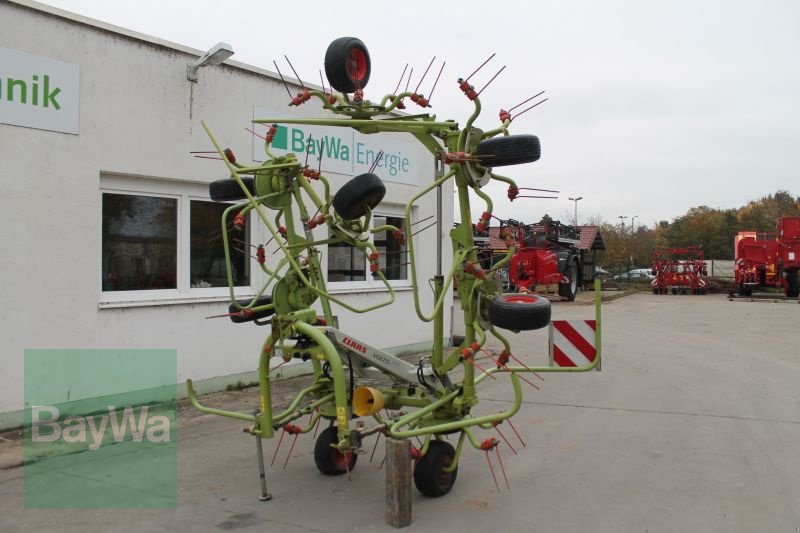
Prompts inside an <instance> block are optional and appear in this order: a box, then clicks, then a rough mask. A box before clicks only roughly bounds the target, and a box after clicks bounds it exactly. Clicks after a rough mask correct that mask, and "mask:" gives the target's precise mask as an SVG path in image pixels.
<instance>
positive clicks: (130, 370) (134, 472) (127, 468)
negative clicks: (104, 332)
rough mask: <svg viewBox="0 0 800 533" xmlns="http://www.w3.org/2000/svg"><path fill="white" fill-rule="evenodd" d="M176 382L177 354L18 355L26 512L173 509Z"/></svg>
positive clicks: (50, 352)
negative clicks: (21, 377) (22, 359)
mask: <svg viewBox="0 0 800 533" xmlns="http://www.w3.org/2000/svg"><path fill="white" fill-rule="evenodd" d="M176 383H177V351H176V350H25V440H24V458H25V467H24V485H25V491H24V492H25V507H26V508H29V509H70V508H72V509H76V508H77V509H126V508H139V509H148V508H149V509H152V508H174V507H175V506H176V505H177V478H178V472H177V458H178V457H177V444H176V439H177V420H176V403H175V401H176V398H177V385H176Z"/></svg>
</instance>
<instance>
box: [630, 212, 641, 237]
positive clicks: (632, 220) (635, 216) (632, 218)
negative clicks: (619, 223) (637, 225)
mask: <svg viewBox="0 0 800 533" xmlns="http://www.w3.org/2000/svg"><path fill="white" fill-rule="evenodd" d="M638 217H639V215H633V216H632V217H631V235H633V230H634V227H633V222H634V221H635V220H636V219H637V218H638Z"/></svg>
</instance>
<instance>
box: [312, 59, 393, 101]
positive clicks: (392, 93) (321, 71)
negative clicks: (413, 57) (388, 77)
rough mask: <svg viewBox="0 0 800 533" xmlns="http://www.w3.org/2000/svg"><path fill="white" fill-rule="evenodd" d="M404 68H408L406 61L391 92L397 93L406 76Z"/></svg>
mask: <svg viewBox="0 0 800 533" xmlns="http://www.w3.org/2000/svg"><path fill="white" fill-rule="evenodd" d="M406 70H408V63H406V66H405V67H403V73H402V74H400V79H399V80H398V81H397V87H395V88H394V92H393V93H392V94H394V95H397V90H398V89H399V88H400V84H401V83H403V78H405V77H406ZM321 72H322V71H320V73H321Z"/></svg>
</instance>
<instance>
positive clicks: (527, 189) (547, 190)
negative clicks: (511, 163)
mask: <svg viewBox="0 0 800 533" xmlns="http://www.w3.org/2000/svg"><path fill="white" fill-rule="evenodd" d="M517 189H519V190H520V191H539V192H553V193H556V194H559V193H561V191H552V190H550V189H534V188H533V187H517Z"/></svg>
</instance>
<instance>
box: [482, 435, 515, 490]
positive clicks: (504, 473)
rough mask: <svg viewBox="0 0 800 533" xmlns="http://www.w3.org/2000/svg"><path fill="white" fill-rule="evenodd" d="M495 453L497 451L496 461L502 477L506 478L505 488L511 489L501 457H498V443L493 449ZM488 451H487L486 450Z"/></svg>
mask: <svg viewBox="0 0 800 533" xmlns="http://www.w3.org/2000/svg"><path fill="white" fill-rule="evenodd" d="M494 451H495V453H497V461H498V462H499V463H500V470H502V471H503V477H504V478H505V479H506V488H507V489H508V490H511V485H509V484H508V476H507V475H506V467H504V466H503V458H502V457H500V445H499V444H498V445H497V446H496V447H495V449H494ZM486 453H489V452H486Z"/></svg>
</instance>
